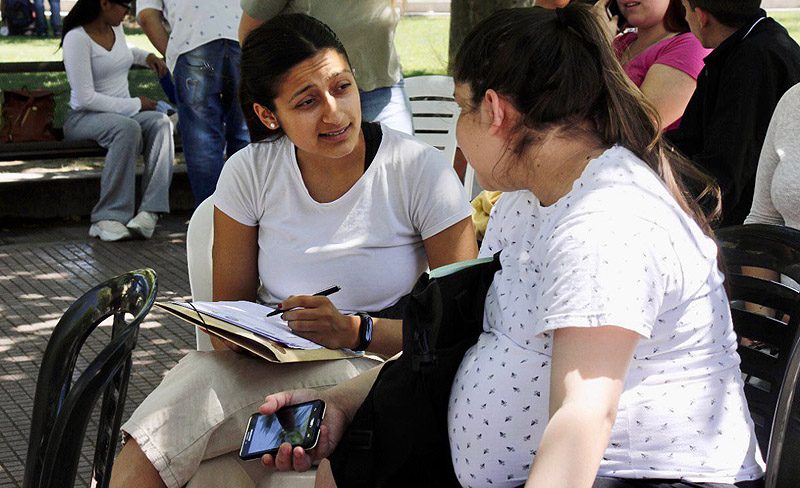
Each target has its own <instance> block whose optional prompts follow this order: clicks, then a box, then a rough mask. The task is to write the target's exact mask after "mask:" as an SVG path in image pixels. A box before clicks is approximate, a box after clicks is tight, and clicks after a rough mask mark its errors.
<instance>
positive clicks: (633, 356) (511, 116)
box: [261, 3, 764, 488]
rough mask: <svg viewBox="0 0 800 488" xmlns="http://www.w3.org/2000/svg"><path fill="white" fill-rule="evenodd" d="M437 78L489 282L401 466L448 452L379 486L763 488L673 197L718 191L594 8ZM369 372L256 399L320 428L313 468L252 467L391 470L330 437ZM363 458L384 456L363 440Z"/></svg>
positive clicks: (690, 206) (478, 39) (720, 293)
mask: <svg viewBox="0 0 800 488" xmlns="http://www.w3.org/2000/svg"><path fill="white" fill-rule="evenodd" d="M452 71H453V77H454V79H455V83H456V89H455V98H456V101H457V102H458V104H459V105H460V107H461V113H460V115H459V119H458V125H457V138H458V141H459V145H460V146H461V149H462V150H463V151H464V154H465V156H466V158H467V160H468V161H469V163H470V164H471V165H472V166H473V167H474V168H475V173H476V175H477V177H478V180H479V182H480V183H481V186H482V187H484V188H486V189H489V190H502V191H503V192H504V194H503V197H502V198H501V199H500V200H499V203H498V204H497V206H496V207H495V209H494V211H493V213H492V215H491V218H490V222H489V225H488V228H487V231H486V237H485V238H484V240H483V243H482V246H481V251H480V255H481V256H485V257H489V256H493V255H495V254H496V253H499V260H500V263H501V264H502V269H501V270H500V271H498V272H497V273H496V274H495V275H494V281H493V282H492V285H491V287H490V288H489V291H488V294H487V296H486V301H485V309H484V316H483V333H482V334H481V335H480V336H479V338H478V339H477V342H476V344H475V345H474V346H472V347H471V348H470V349H469V350H468V351H467V352H466V354H465V355H464V357H463V359H462V361H461V364H460V367H459V368H458V370H457V372H456V373H455V378H454V380H453V383H452V385H451V387H450V389H449V406H448V413H447V422H446V425H444V424H443V425H441V426H440V428H441V430H439V431H436V432H431V433H430V438H420V437H422V436H415V438H414V441H413V442H414V445H415V446H418V448H419V449H420V450H422V452H421V453H415V458H416V459H419V458H420V456H423V458H424V456H425V455H426V453H441V452H449V453H450V459H451V460H452V464H450V465H447V463H440V464H441V466H437V470H427V469H425V470H422V469H419V468H417V467H416V466H414V465H411V464H413V463H408V464H409V465H404V466H401V467H400V468H398V469H397V471H396V472H395V474H396V476H395V478H394V479H397V478H399V477H400V476H399V475H397V473H398V472H399V473H402V476H403V477H405V479H404V481H405V485H406V486H432V484H431V482H430V480H447V481H443V482H441V483H440V484H437V485H436V486H464V487H490V486H491V487H493V488H497V487H503V488H505V487H508V488H511V487H518V486H521V485H523V484H524V485H525V486H527V487H531V488H533V487H535V488H548V487H558V488H561V487H570V488H591V487H594V488H610V487H615V488H616V487H619V488H627V487H646V488H655V487H660V488H664V487H675V488H689V487H697V486H709V487H717V488H719V487H733V486H737V487H757V486H761V480H760V479H761V478H762V476H763V468H764V463H763V460H762V457H761V453H760V452H759V449H758V444H757V441H756V436H755V434H754V431H753V422H752V420H751V418H750V414H749V412H748V409H747V402H746V399H745V396H744V392H743V381H742V375H741V371H740V369H739V363H740V358H739V355H738V354H737V352H736V348H737V343H736V334H735V333H734V331H733V326H732V322H731V314H730V308H729V304H728V299H727V296H726V293H725V287H724V283H723V282H724V277H723V274H722V273H721V271H720V270H719V267H718V263H717V247H716V245H715V243H714V241H713V239H712V238H711V237H710V236H709V233H710V231H709V226H708V221H707V219H706V216H704V215H703V213H702V211H701V210H700V208H699V207H698V205H697V203H696V202H694V201H691V200H689V199H687V196H686V195H687V194H688V193H687V192H686V191H685V185H686V184H692V185H697V187H699V188H703V187H706V188H707V190H708V192H709V195H710V196H711V198H714V199H716V200H718V199H719V191H718V189H716V188H715V187H714V186H713V183H711V182H710V180H709V179H708V178H706V177H704V176H703V175H702V174H701V173H699V172H698V171H697V170H695V169H694V167H693V166H692V165H691V164H690V163H689V162H688V161H686V160H685V159H683V158H682V157H681V156H679V155H678V154H677V153H675V152H673V151H671V150H670V147H669V146H668V145H667V143H666V142H665V141H664V140H663V139H662V136H661V131H660V130H659V127H658V123H657V116H656V114H655V112H654V111H653V109H652V106H651V105H650V104H648V103H647V102H646V101H645V98H644V96H643V95H642V93H641V92H639V91H638V90H636V89H635V87H634V86H633V85H632V84H631V83H630V82H629V81H628V79H627V78H626V75H625V73H624V72H623V71H622V69H621V66H620V64H619V63H618V62H617V60H616V58H615V55H614V51H613V50H612V48H611V45H610V42H609V41H608V39H607V35H606V33H605V31H604V26H603V25H602V24H601V22H600V21H599V19H598V18H597V16H596V15H594V14H593V12H592V10H591V7H589V6H586V5H581V4H576V3H573V4H570V5H568V6H567V7H564V8H562V9H556V10H555V11H553V10H546V9H542V8H537V7H533V8H518V9H509V10H502V11H499V12H497V13H495V14H493V15H491V16H490V17H488V18H487V19H485V20H484V21H482V22H481V23H480V24H478V25H477V26H476V27H475V28H474V29H473V31H472V32H471V33H470V34H469V35H468V36H467V38H466V40H465V41H464V43H463V45H462V46H461V48H460V50H459V53H458V55H457V56H456V58H455V61H454V64H453V68H452ZM420 313H422V312H420ZM442 333H444V332H442ZM377 369H378V368H376V369H375V370H373V371H370V372H369V373H366V374H364V375H362V376H360V377H358V378H354V379H353V380H351V381H349V382H347V383H343V384H340V385H338V386H337V387H334V388H332V389H329V390H326V391H324V392H322V393H320V392H314V391H309V390H300V391H292V392H284V393H280V394H273V395H270V396H268V397H267V398H266V401H265V403H264V404H263V405H262V406H261V412H262V413H272V412H274V411H276V410H277V409H278V408H280V407H282V406H284V405H288V404H293V403H297V402H303V401H307V400H311V399H313V398H322V399H323V400H324V401H325V402H326V405H327V414H326V418H325V420H324V421H323V432H322V435H321V438H320V442H319V444H318V445H317V447H316V448H315V449H313V450H310V451H308V452H305V451H303V449H301V448H299V447H296V448H294V449H292V448H291V446H289V445H288V444H284V445H283V446H281V449H280V450H279V452H278V453H277V455H276V456H275V457H273V456H271V455H265V456H264V458H263V462H265V463H266V464H268V465H275V466H276V467H277V468H278V469H281V470H287V469H297V470H303V469H307V468H308V467H309V466H310V464H311V462H312V461H314V460H319V459H322V458H327V457H329V456H331V455H333V456H332V457H331V461H330V464H329V465H328V466H329V467H330V468H331V469H328V467H323V468H320V469H319V470H318V475H317V480H318V483H319V484H320V485H323V486H327V485H329V484H331V483H340V485H339V486H361V484H360V483H361V482H362V481H364V480H363V478H362V477H364V476H367V474H366V473H373V474H374V473H381V467H382V466H383V465H381V466H378V464H379V463H380V460H381V459H386V458H387V457H388V458H389V459H393V458H392V456H391V453H386V452H384V453H381V454H380V455H378V454H376V455H374V456H371V457H370V458H371V459H372V460H378V461H377V462H375V463H372V464H371V463H370V462H367V461H366V460H364V461H362V462H361V463H358V462H357V461H358V460H359V459H362V458H361V457H360V456H363V453H364V451H363V450H360V451H359V450H356V447H358V446H357V444H356V441H355V440H354V439H355V437H354V436H355V434H356V432H353V433H349V432H348V431H347V428H348V425H350V421H351V419H353V418H354V416H356V415H357V412H359V409H360V407H361V403H362V402H364V399H365V398H366V397H367V392H368V391H369V389H370V387H371V385H372V383H373V382H374V379H375V377H376V375H377V374H378V371H377ZM431 376H435V375H433V374H431ZM381 391H382V393H388V392H387V391H385V390H381ZM371 401H372V400H369V401H367V402H365V405H370V404H372V403H370V402H371ZM382 402H389V403H390V400H389V401H387V400H386V397H385V396H384V397H382ZM371 414H372V416H373V418H381V416H382V415H385V413H383V412H380V411H372V412H371ZM414 414H415V412H409V418H403V419H402V424H401V425H409V423H411V425H413V422H414ZM361 419H362V417H361V416H359V420H361ZM374 425H380V424H379V423H377V422H376V423H375V424H374ZM358 429H359V432H360V433H363V432H364V429H366V427H365V426H364V425H363V424H359V425H358ZM367 430H368V429H367ZM363 437H364V435H361V438H363ZM343 439H347V442H345V441H343ZM370 439H371V443H372V444H373V445H383V446H386V445H387V444H390V442H387V440H386V439H385V438H383V437H381V432H380V431H375V430H374V429H373V431H372V432H371V436H370ZM439 439H442V440H441V441H439ZM340 441H341V442H340ZM354 444H355V445H356V447H351V446H353V445H354ZM348 456H349V457H348ZM400 459H403V458H400ZM346 461H349V463H348V462H346ZM390 463H391V461H389V462H387V464H390ZM435 471H438V472H435ZM704 483H705V484H704ZM706 484H707V485H706ZM369 485H370V480H369V478H367V479H366V481H365V483H364V486H369ZM383 486H397V484H392V482H391V480H387V482H386V483H385V485H383Z"/></svg>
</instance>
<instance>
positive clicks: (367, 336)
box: [353, 312, 372, 351]
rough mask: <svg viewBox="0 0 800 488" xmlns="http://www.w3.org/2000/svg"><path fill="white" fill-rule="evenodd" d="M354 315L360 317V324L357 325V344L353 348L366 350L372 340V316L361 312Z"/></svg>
mask: <svg viewBox="0 0 800 488" xmlns="http://www.w3.org/2000/svg"><path fill="white" fill-rule="evenodd" d="M354 315H357V316H358V317H359V318H360V319H361V324H360V325H359V327H358V345H357V346H356V347H354V348H353V350H354V351H366V350H367V348H368V347H369V345H370V343H371V342H372V317H370V316H369V315H367V314H365V313H363V312H359V313H356V314H354Z"/></svg>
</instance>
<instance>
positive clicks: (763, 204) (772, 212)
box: [744, 90, 797, 225]
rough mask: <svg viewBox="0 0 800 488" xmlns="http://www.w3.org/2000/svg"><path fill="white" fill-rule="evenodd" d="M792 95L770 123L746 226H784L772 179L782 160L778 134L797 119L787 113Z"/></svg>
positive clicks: (790, 93)
mask: <svg viewBox="0 0 800 488" xmlns="http://www.w3.org/2000/svg"><path fill="white" fill-rule="evenodd" d="M792 93H793V91H792V90H790V91H789V92H787V93H786V94H785V95H784V96H783V98H782V99H781V101H780V102H778V106H777V107H776V108H775V113H774V114H773V116H772V121H771V122H770V123H769V129H767V135H766V137H765V138H764V145H763V146H762V147H761V157H759V159H758V168H757V169H756V184H755V192H754V193H753V205H752V206H751V207H750V214H749V215H748V216H747V218H746V219H745V220H744V223H745V224H773V225H784V219H783V216H782V215H781V214H780V212H778V211H777V210H776V209H775V205H773V203H772V177H773V175H774V174H775V168H776V167H777V166H778V163H779V162H780V160H781V156H780V154H779V153H778V148H777V146H776V140H775V138H776V134H777V133H780V132H782V130H781V129H783V128H784V127H785V125H786V124H787V123H789V122H790V121H791V120H793V119H795V118H796V117H797V114H796V113H788V111H787V109H788V108H789V107H788V106H789V105H791V103H789V102H790V98H789V97H790V96H792ZM793 135H796V134H793Z"/></svg>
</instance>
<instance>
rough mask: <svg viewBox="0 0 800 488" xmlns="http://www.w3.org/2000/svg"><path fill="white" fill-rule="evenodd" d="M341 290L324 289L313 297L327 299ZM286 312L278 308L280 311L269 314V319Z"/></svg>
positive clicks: (335, 288)
mask: <svg viewBox="0 0 800 488" xmlns="http://www.w3.org/2000/svg"><path fill="white" fill-rule="evenodd" d="M339 290H341V288H339V287H338V286H332V287H330V288H326V289H324V290H322V291H318V292H317V293H314V295H313V296H315V297H326V296H328V295H333V294H334V293H336V292H337V291H339ZM285 311H286V310H281V309H279V308H278V309H275V310H273V311H272V312H270V313H268V314H267V317H274V316H275V315H278V314H279V313H283V312H285Z"/></svg>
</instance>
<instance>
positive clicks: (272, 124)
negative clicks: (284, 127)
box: [269, 122, 278, 130]
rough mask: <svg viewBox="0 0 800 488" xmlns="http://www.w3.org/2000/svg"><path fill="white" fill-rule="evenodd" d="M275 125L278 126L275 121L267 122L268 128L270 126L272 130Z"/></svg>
mask: <svg viewBox="0 0 800 488" xmlns="http://www.w3.org/2000/svg"><path fill="white" fill-rule="evenodd" d="M277 127H278V125H277V124H276V123H275V122H270V124H269V128H270V129H273V130H274V129H276V128H277Z"/></svg>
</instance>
